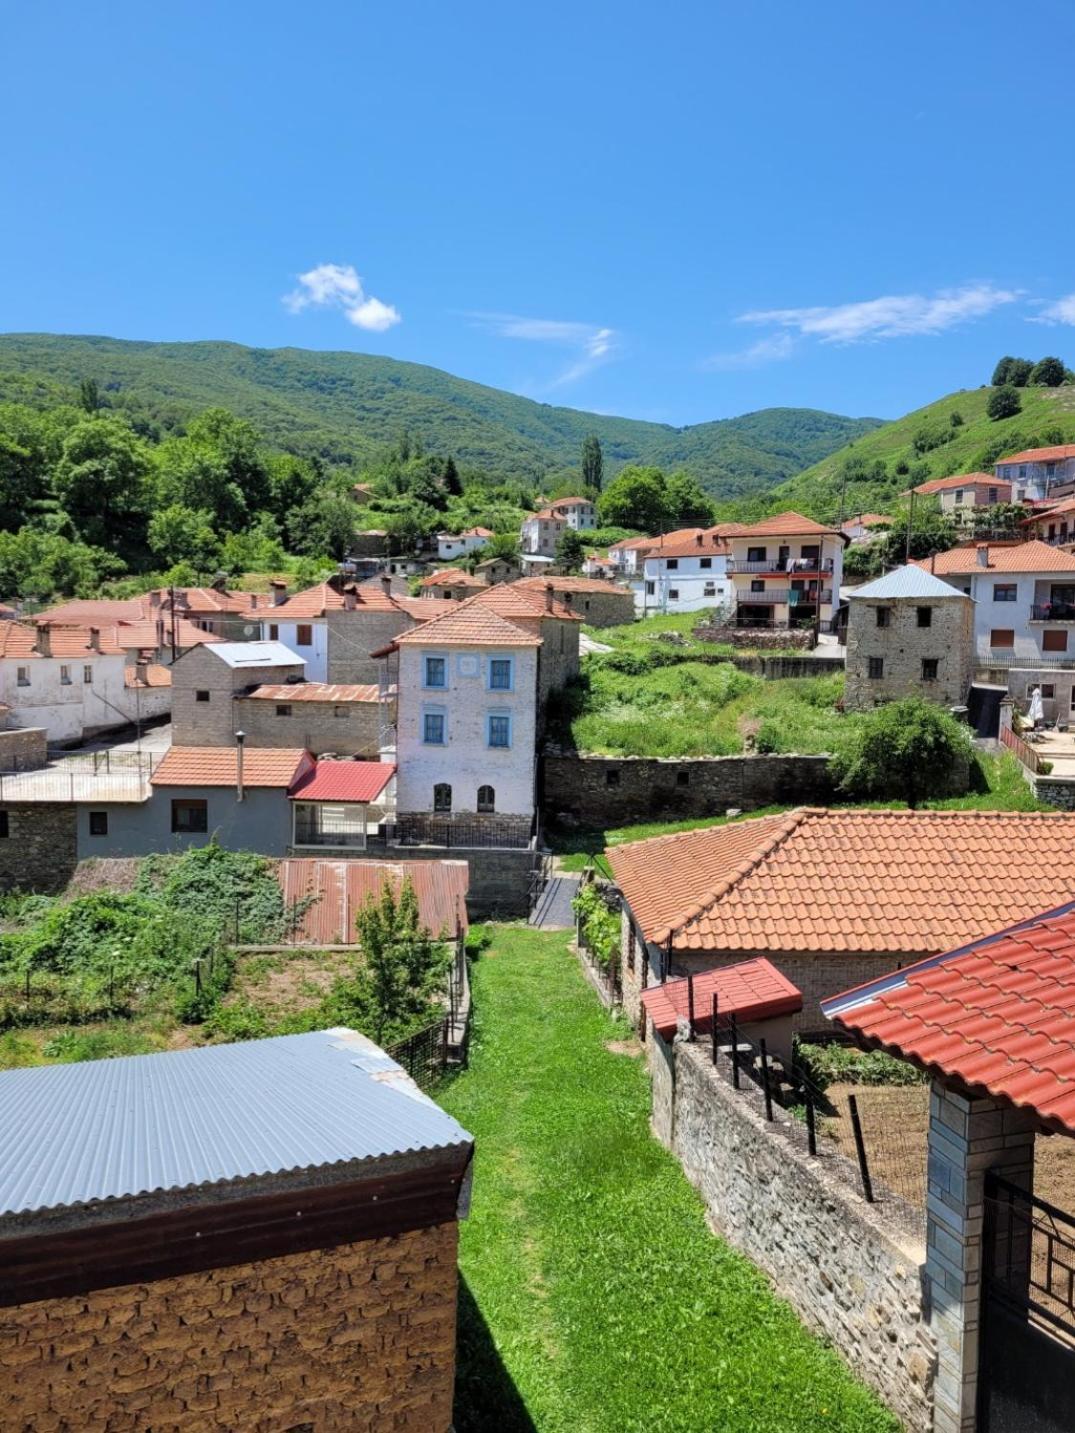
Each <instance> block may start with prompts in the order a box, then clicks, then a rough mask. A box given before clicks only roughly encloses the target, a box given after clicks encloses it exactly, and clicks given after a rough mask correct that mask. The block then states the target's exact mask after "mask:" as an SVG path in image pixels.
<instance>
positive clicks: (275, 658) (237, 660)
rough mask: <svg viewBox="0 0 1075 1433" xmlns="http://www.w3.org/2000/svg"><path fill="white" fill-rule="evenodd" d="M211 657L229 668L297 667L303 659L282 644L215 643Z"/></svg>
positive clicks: (301, 663)
mask: <svg viewBox="0 0 1075 1433" xmlns="http://www.w3.org/2000/svg"><path fill="white" fill-rule="evenodd" d="M212 651H213V656H214V657H219V658H220V660H221V661H222V662H226V663H227V665H228V666H229V667H298V666H301V665H303V658H302V657H300V656H299V654H298V653H297V652H293V651H292V650H291V648H290V647H285V646H284V644H283V642H217V644H216V645H215V646H214V647H213V649H212Z"/></svg>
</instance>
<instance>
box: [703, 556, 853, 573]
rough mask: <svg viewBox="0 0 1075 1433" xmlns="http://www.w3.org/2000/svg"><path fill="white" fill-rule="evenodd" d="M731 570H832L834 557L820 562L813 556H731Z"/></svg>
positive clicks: (729, 566)
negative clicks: (755, 558) (758, 560)
mask: <svg viewBox="0 0 1075 1433" xmlns="http://www.w3.org/2000/svg"><path fill="white" fill-rule="evenodd" d="M728 571H729V572H804V573H807V572H831V571H832V558H831V557H826V559H825V561H824V562H819V561H818V560H817V558H813V557H770V558H767V559H765V560H764V561H762V562H756V561H753V560H752V561H749V562H748V561H747V560H746V559H745V558H739V557H729V559H728Z"/></svg>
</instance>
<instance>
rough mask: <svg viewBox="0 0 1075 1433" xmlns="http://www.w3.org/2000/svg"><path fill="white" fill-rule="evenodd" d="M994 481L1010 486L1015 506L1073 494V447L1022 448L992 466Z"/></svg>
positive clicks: (1074, 475) (1074, 486) (1074, 483)
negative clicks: (1006, 483) (994, 474)
mask: <svg viewBox="0 0 1075 1433" xmlns="http://www.w3.org/2000/svg"><path fill="white" fill-rule="evenodd" d="M994 472H995V473H996V475H997V477H998V478H1000V479H1002V480H1003V481H1005V482H1008V483H1010V484H1011V486H1012V490H1013V493H1014V501H1015V502H1023V501H1037V502H1041V501H1048V500H1049V499H1050V498H1054V497H1055V498H1060V497H1067V496H1069V494H1070V493H1071V492H1072V491H1075V443H1058V444H1056V445H1054V446H1053V447H1051V448H1024V449H1023V451H1022V452H1019V453H1012V454H1011V456H1010V457H1007V458H999V459H998V460H997V462H996V463H995V464H994Z"/></svg>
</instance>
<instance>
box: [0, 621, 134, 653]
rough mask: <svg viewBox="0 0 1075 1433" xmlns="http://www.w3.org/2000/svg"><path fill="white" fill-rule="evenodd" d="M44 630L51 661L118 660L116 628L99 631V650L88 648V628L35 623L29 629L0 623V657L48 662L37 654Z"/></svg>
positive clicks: (52, 623)
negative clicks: (114, 635) (116, 658)
mask: <svg viewBox="0 0 1075 1433" xmlns="http://www.w3.org/2000/svg"><path fill="white" fill-rule="evenodd" d="M42 628H44V629H47V634H48V643H49V647H50V652H49V655H50V656H51V657H53V658H57V657H58V658H60V659H63V658H64V657H77V658H82V659H84V660H85V659H92V658H93V657H101V656H103V657H121V656H123V654H124V649H123V647H121V646H120V645H119V643H118V642H116V640H115V638H114V637H113V635H112V634H113V632H114V631H115V628H112V627H102V628H99V629H98V632H99V636H98V646H96V647H91V646H90V629H89V627H75V626H68V625H61V624H60V623H54V622H41V621H39V622H37V623H36V624H35V625H33V626H31V625H29V624H27V623H23V622H0V657H6V658H8V660H17V661H19V662H25V661H33V660H37V659H43V660H47V657H46V654H45V653H44V652H40V651H38V648H37V644H38V642H39V641H40V640H41V639H42V632H41V629H42Z"/></svg>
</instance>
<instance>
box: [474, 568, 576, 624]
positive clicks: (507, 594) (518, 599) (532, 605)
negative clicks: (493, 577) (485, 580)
mask: <svg viewBox="0 0 1075 1433" xmlns="http://www.w3.org/2000/svg"><path fill="white" fill-rule="evenodd" d="M535 581H536V585H530V586H528V585H527V583H526V582H498V583H497V584H496V585H495V586H494V587H487V588H485V589H484V591H482V592H479V593H478V595H477V596H476V597H475V598H474V601H475V602H480V603H481V605H482V606H483V607H488V608H490V609H491V610H492V611H493V612H496V613H498V614H499V615H500V616H501V617H506V618H507V619H508V621H509V622H510V621H512V620H514V619H519V618H522V619H526V620H528V621H532V620H533V619H534V618H535V617H558V618H559V619H560V620H561V621H562V622H581V621H582V618H581V617H580V616H579V614H578V613H577V612H572V610H571V608H570V607H565V606H564V604H563V603H562V602H557V600H556V599H555V598H553V603H552V611H551V612H548V611H546V608H545V579H544V578H537V579H535V580H532V582H535Z"/></svg>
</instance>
